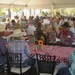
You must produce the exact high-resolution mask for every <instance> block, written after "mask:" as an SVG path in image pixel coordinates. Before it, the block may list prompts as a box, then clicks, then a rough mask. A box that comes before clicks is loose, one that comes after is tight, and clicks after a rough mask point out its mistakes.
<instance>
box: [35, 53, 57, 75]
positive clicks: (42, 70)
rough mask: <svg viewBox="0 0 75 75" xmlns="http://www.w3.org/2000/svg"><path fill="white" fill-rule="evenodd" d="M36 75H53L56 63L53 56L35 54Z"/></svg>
mask: <svg viewBox="0 0 75 75" xmlns="http://www.w3.org/2000/svg"><path fill="white" fill-rule="evenodd" d="M36 57H37V65H38V72H37V73H38V75H53V73H54V70H55V66H56V61H55V58H56V57H55V56H50V55H41V54H36Z"/></svg>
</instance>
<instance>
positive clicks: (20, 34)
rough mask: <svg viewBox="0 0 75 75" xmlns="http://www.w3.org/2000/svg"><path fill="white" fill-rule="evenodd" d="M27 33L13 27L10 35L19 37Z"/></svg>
mask: <svg viewBox="0 0 75 75" xmlns="http://www.w3.org/2000/svg"><path fill="white" fill-rule="evenodd" d="M23 35H24V36H25V35H27V34H26V32H22V31H21V29H15V30H14V31H13V34H12V35H11V36H12V37H21V36H23Z"/></svg>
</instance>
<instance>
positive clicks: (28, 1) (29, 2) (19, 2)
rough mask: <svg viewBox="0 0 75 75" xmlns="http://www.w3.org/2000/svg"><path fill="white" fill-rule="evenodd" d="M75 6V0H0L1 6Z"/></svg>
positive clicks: (41, 7)
mask: <svg viewBox="0 0 75 75" xmlns="http://www.w3.org/2000/svg"><path fill="white" fill-rule="evenodd" d="M52 6H53V7H54V8H64V7H75V0H0V7H3V8H4V7H7V8H11V7H13V8H16V7H18V8H19V7H20V8H24V7H27V8H29V9H43V8H44V9H50V8H52Z"/></svg>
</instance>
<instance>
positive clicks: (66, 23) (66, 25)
mask: <svg viewBox="0 0 75 75" xmlns="http://www.w3.org/2000/svg"><path fill="white" fill-rule="evenodd" d="M61 27H63V28H64V27H65V28H68V27H71V25H70V24H69V22H64V24H63V25H61Z"/></svg>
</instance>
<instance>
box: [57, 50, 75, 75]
mask: <svg viewBox="0 0 75 75" xmlns="http://www.w3.org/2000/svg"><path fill="white" fill-rule="evenodd" d="M68 59H69V62H70V63H71V66H70V67H63V68H61V69H59V70H58V72H57V74H56V75H75V50H74V51H73V52H72V53H71V54H70V56H69V58H68Z"/></svg>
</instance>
